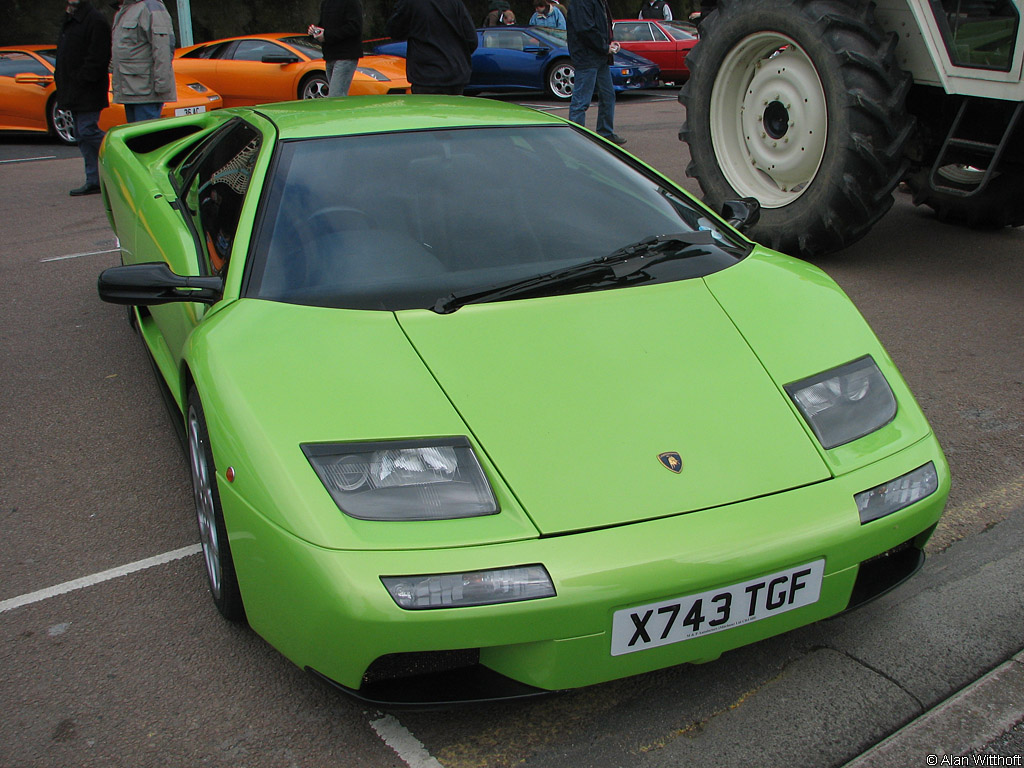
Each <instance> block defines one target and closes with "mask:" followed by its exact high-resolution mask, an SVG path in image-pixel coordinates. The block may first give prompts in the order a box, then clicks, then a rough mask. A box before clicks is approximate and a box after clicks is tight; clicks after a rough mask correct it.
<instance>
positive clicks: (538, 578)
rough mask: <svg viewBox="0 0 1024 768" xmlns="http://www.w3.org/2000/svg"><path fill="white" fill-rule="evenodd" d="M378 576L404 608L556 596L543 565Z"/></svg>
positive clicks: (466, 604) (482, 603) (445, 606)
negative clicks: (463, 571) (461, 571)
mask: <svg viewBox="0 0 1024 768" xmlns="http://www.w3.org/2000/svg"><path fill="white" fill-rule="evenodd" d="M380 580H381V581H382V582H383V583H384V586H385V587H386V588H387V590H388V593H390V595H391V597H392V599H393V600H394V601H395V602H396V603H397V604H398V606H399V607H400V608H405V609H406V610H415V609H421V608H460V607H467V606H471V605H493V604H495V603H516V602H519V601H521V600H536V599H537V598H540V597H554V596H555V586H554V584H552V583H551V577H550V576H549V575H548V572H547V569H546V568H545V567H544V566H543V565H520V566H517V567H514V568H495V569H493V570H487V571H469V572H467V573H438V574H431V575H425V576H381V578H380Z"/></svg>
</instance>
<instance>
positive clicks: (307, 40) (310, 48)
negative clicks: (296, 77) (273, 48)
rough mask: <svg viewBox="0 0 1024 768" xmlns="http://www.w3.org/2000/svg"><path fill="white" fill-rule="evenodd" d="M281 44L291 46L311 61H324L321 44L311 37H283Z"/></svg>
mask: <svg viewBox="0 0 1024 768" xmlns="http://www.w3.org/2000/svg"><path fill="white" fill-rule="evenodd" d="M281 42H282V43H284V44H286V45H290V46H291V47H292V48H294V49H295V50H297V51H299V52H300V53H303V54H305V55H306V56H308V57H309V58H311V59H322V58H323V57H324V51H323V49H322V48H321V47H320V43H318V42H317V41H316V40H314V39H313V38H312V37H310V36H309V35H292V36H291V37H282V38H281Z"/></svg>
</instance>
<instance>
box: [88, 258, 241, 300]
mask: <svg viewBox="0 0 1024 768" xmlns="http://www.w3.org/2000/svg"><path fill="white" fill-rule="evenodd" d="M96 289H97V290H98V291H99V294H100V298H101V299H103V300H104V301H109V302H110V303H111V304H130V305H134V306H139V307H148V306H152V305H154V304H172V303H174V302H178V301H198V302H200V303H201V304H215V303H217V302H218V301H220V299H221V296H223V294H224V281H223V280H222V279H221V278H219V277H182V276H181V275H176V274H174V273H173V272H171V268H170V267H168V266H167V265H166V264H164V263H163V262H162V261H160V262H155V263H150V264H128V265H127V266H123V267H111V268H110V269H105V270H103V271H102V272H101V273H100V277H99V280H98V281H97V283H96Z"/></svg>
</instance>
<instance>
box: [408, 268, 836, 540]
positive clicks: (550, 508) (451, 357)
mask: <svg viewBox="0 0 1024 768" xmlns="http://www.w3.org/2000/svg"><path fill="white" fill-rule="evenodd" d="M399 322H400V324H401V326H402V328H403V330H404V331H405V333H406V335H407V336H408V338H409V341H410V342H411V343H412V345H413V347H415V349H416V352H417V353H418V354H419V356H420V357H421V358H422V360H423V362H424V364H425V365H426V367H427V368H428V369H429V370H430V372H431V374H432V375H433V377H434V379H435V380H436V381H437V382H438V384H439V385H440V387H441V389H442V390H443V391H444V393H445V395H446V396H447V397H448V399H449V400H450V401H451V403H452V404H453V405H454V407H455V409H456V410H457V411H458V413H459V414H460V415H461V417H462V418H463V420H464V421H465V423H466V424H467V427H468V429H469V430H470V431H471V432H472V434H473V435H474V437H475V438H476V440H477V441H478V442H479V444H480V446H481V447H482V449H483V451H485V452H486V454H487V457H488V458H489V460H490V462H491V463H492V464H493V465H494V466H495V467H496V468H497V471H498V472H500V474H501V476H502V477H503V478H504V480H505V482H506V483H507V484H508V486H509V487H510V488H511V489H512V492H513V493H514V494H515V496H516V498H517V499H518V501H519V503H520V504H521V505H522V507H523V509H525V511H526V513H527V514H528V515H529V517H530V518H531V519H532V520H533V522H534V524H535V525H536V526H537V528H538V529H539V530H540V531H541V533H542V534H556V533H563V532H568V531H576V530H584V529H591V528H600V527H605V526H612V525H620V524H624V523H629V522H633V521H637V520H642V519H649V518H656V517H662V516H666V515H673V514H679V513H683V512H690V511H694V510H699V509H705V508H709V507H715V506H719V505H723V504H728V503H731V502H736V501H740V500H744V499H749V498H753V497H756V496H762V495H765V494H770V493H775V492H779V491H783V490H786V489H789V488H794V487H797V486H801V485H806V484H809V483H814V482H817V481H820V480H823V479H825V478H828V477H829V476H830V472H829V470H828V468H827V467H826V465H825V464H824V462H823V460H822V458H821V456H820V454H819V453H818V451H817V449H816V447H815V445H814V444H813V443H812V441H811V440H810V439H809V437H808V435H807V432H806V431H805V429H804V427H803V425H802V423H801V422H800V420H799V418H798V417H797V416H796V415H795V413H794V410H793V408H792V406H791V405H790V403H789V402H788V400H787V398H786V397H785V395H784V393H783V392H782V390H781V389H780V387H779V386H778V385H777V384H776V383H775V382H774V381H773V380H772V378H771V377H770V376H769V374H768V373H767V372H766V371H765V369H764V367H763V366H762V364H761V363H760V362H759V360H758V358H757V356H756V355H755V354H754V352H753V351H752V350H751V348H750V347H749V346H748V344H747V343H746V341H745V340H744V338H743V337H742V335H741V334H740V333H739V332H738V330H737V328H736V327H735V326H734V324H733V322H732V321H731V320H730V318H729V317H728V315H727V314H726V313H725V311H724V310H723V309H722V308H721V306H720V305H719V303H718V302H717V301H716V299H715V297H714V296H713V295H712V294H711V292H710V291H709V289H708V287H707V285H706V284H705V283H704V281H703V280H689V281H680V282H674V283H669V284H665V285H656V286H648V287H643V288H633V289H628V290H613V291H603V292H598V293H589V294H582V295H577V296H571V297H564V296H563V297H556V298H551V299H533V300H529V301H510V302H501V303H492V304H481V305H471V306H466V307H463V308H461V309H460V310H458V311H457V312H455V313H453V314H451V315H436V314H434V313H432V312H427V311H410V312H403V313H399ZM670 453H674V454H678V457H679V459H680V461H681V466H682V469H681V471H679V472H678V473H677V472H674V471H672V470H670V469H669V468H667V467H666V466H665V464H664V463H663V462H662V460H660V459H659V456H661V455H662V454H670Z"/></svg>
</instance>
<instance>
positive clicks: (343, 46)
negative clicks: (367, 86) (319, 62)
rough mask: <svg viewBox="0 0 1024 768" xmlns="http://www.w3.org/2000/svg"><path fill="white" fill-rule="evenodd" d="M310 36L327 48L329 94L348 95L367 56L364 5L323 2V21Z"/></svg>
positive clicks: (311, 28)
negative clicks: (355, 76) (365, 55)
mask: <svg viewBox="0 0 1024 768" xmlns="http://www.w3.org/2000/svg"><path fill="white" fill-rule="evenodd" d="M307 33H308V34H309V35H310V37H312V38H313V39H314V40H316V41H317V42H318V43H320V45H321V46H322V48H323V53H324V61H325V62H326V67H325V68H326V70H327V95H328V96H348V89H349V87H350V86H351V85H352V76H353V75H354V74H355V71H356V65H357V64H358V63H359V57H360V56H362V54H363V6H362V4H361V3H360V2H359V0H323V2H322V3H321V4H320V21H319V23H317V24H310V26H309V29H308V30H307Z"/></svg>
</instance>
